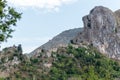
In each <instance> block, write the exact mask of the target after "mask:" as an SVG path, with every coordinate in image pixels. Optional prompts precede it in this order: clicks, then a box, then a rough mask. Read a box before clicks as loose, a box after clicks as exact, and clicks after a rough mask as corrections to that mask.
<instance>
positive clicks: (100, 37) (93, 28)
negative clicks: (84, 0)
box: [73, 6, 120, 59]
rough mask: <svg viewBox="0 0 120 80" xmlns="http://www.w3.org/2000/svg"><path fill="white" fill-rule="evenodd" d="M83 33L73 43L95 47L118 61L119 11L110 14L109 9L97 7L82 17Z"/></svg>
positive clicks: (119, 47) (119, 43) (119, 48)
mask: <svg viewBox="0 0 120 80" xmlns="http://www.w3.org/2000/svg"><path fill="white" fill-rule="evenodd" d="M83 23H84V31H83V32H82V35H78V36H77V37H76V38H75V39H73V42H74V43H76V44H78V43H81V42H80V41H81V40H83V42H86V44H88V45H92V46H94V47H96V48H97V49H98V50H99V51H100V52H102V53H104V54H105V55H107V56H108V57H110V58H115V59H120V38H119V28H118V27H119V25H120V10H118V11H115V13H114V12H112V11H111V10H110V9H108V8H106V7H102V6H97V7H95V8H94V9H92V10H91V11H90V13H89V14H88V15H86V16H84V17H83Z"/></svg>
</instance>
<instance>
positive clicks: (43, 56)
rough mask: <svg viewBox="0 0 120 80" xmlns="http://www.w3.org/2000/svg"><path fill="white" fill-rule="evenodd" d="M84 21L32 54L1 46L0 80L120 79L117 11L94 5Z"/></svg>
mask: <svg viewBox="0 0 120 80" xmlns="http://www.w3.org/2000/svg"><path fill="white" fill-rule="evenodd" d="M83 22H84V28H76V29H71V30H67V31H64V32H62V33H60V34H59V35H57V36H56V37H54V38H53V39H52V40H50V41H48V42H47V43H45V44H44V45H42V46H41V47H39V48H37V49H36V50H34V51H33V52H32V53H31V54H30V55H31V57H27V56H26V55H24V54H22V47H21V45H18V46H12V47H7V48H4V49H3V50H2V51H0V80H120V61H119V60H120V57H119V54H120V49H119V48H120V46H119V44H120V40H119V39H120V36H119V35H120V30H119V28H120V10H117V11H115V12H112V11H111V10H110V9H108V8H105V7H102V6H97V7H95V8H94V9H92V10H91V11H90V13H89V15H86V16H84V17H83ZM111 58H113V59H111Z"/></svg>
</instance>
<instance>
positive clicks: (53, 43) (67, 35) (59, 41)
mask: <svg viewBox="0 0 120 80" xmlns="http://www.w3.org/2000/svg"><path fill="white" fill-rule="evenodd" d="M82 31H83V29H82V28H75V29H70V30H66V31H63V32H62V33H60V34H58V35H57V36H55V37H54V38H53V39H52V40H49V41H48V42H47V43H45V44H43V45H42V46H40V47H39V48H37V49H35V50H34V51H33V52H31V53H30V55H35V54H37V53H40V52H41V50H45V51H54V50H56V48H59V47H63V46H67V45H68V44H69V43H70V40H72V39H74V37H75V36H77V35H78V33H79V32H82Z"/></svg>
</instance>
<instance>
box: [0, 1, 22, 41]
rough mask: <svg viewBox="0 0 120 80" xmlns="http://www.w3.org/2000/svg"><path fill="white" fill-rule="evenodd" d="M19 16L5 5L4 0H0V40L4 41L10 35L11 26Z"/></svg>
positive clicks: (14, 24)
mask: <svg viewBox="0 0 120 80" xmlns="http://www.w3.org/2000/svg"><path fill="white" fill-rule="evenodd" d="M20 18H21V14H20V13H18V12H16V11H15V9H14V8H12V7H10V6H8V5H7V2H6V1H5V0H0V42H3V41H6V40H7V38H9V37H12V36H11V33H12V32H13V31H14V30H13V28H11V26H16V22H17V20H18V19H20Z"/></svg>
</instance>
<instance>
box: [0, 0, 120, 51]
mask: <svg viewBox="0 0 120 80" xmlns="http://www.w3.org/2000/svg"><path fill="white" fill-rule="evenodd" d="M7 1H8V3H9V5H11V6H13V7H15V8H16V10H18V11H19V12H22V13H23V15H22V19H21V20H20V21H18V23H17V27H14V28H15V30H16V31H15V32H14V33H13V34H12V35H13V38H11V39H8V41H7V43H6V42H5V43H2V45H1V46H2V48H4V47H6V46H7V47H8V46H12V45H14V44H15V45H18V44H22V47H23V51H24V53H29V52H31V51H33V50H34V49H36V48H37V47H39V46H40V45H42V44H44V43H45V42H47V41H48V40H50V39H52V37H54V36H56V35H57V34H59V33H61V32H62V31H64V30H68V29H72V28H78V27H83V23H82V17H83V16H85V15H87V14H88V13H89V11H90V10H91V9H92V8H94V7H95V6H100V5H102V6H105V7H108V8H110V9H111V10H113V11H115V10H117V9H120V5H119V3H120V0H114V1H113V0H90V1H89V0H7Z"/></svg>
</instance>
